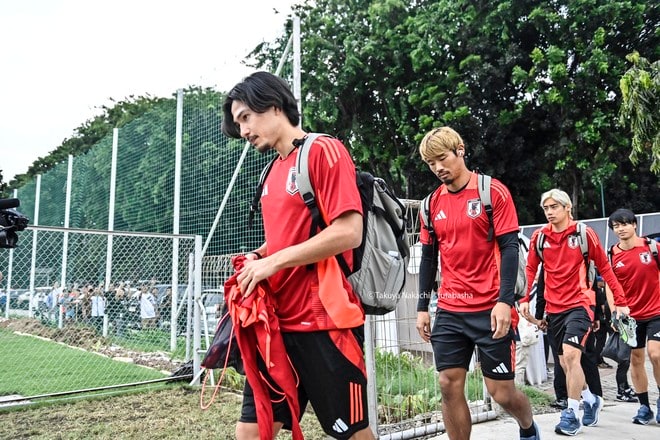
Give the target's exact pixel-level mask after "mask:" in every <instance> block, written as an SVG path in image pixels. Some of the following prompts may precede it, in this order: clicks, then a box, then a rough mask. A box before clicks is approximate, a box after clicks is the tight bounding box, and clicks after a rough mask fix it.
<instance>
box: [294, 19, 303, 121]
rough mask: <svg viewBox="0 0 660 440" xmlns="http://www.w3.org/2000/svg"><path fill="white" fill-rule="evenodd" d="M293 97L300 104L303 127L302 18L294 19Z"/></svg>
mask: <svg viewBox="0 0 660 440" xmlns="http://www.w3.org/2000/svg"><path fill="white" fill-rule="evenodd" d="M293 96H295V97H296V102H297V103H298V112H299V113H300V125H301V126H302V99H301V87H300V17H298V16H295V17H293Z"/></svg>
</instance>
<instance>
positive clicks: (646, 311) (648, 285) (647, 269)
mask: <svg viewBox="0 0 660 440" xmlns="http://www.w3.org/2000/svg"><path fill="white" fill-rule="evenodd" d="M607 225H608V226H609V227H610V228H611V229H612V231H614V233H615V234H616V235H617V236H618V237H619V242H618V243H617V244H616V245H614V246H612V250H611V264H612V269H613V270H614V275H615V276H616V278H617V279H618V280H619V282H620V283H621V286H622V287H623V290H624V292H626V298H627V299H628V306H629V307H630V316H632V317H633V318H634V319H635V321H636V322H637V345H636V346H635V347H633V349H632V353H631V355H630V366H631V376H632V381H633V385H634V387H635V390H637V397H638V398H639V405H640V406H639V410H638V411H637V414H636V415H635V417H633V419H632V421H633V423H637V424H639V425H646V424H648V423H649V422H650V421H651V420H653V411H652V410H651V405H650V404H649V392H648V388H649V381H648V377H647V376H646V368H645V367H644V363H645V359H644V357H645V356H644V346H645V345H647V343H646V341H647V340H648V346H647V351H648V353H649V359H650V360H651V364H652V365H653V376H654V377H655V383H656V385H657V386H658V392H659V393H660V271H659V270H658V267H660V260H659V258H660V257H659V256H658V255H653V252H651V248H650V246H649V244H648V243H647V241H646V239H644V238H641V237H639V236H638V235H637V230H636V228H637V219H636V218H635V214H634V213H633V212H632V211H630V210H628V209H617V210H616V211H614V213H613V214H612V215H611V216H610V218H609V219H608V221H607ZM606 292H607V299H608V302H610V303H612V302H613V294H612V290H611V289H610V287H609V284H608V285H606ZM656 405H657V414H656V417H655V420H656V421H657V422H658V423H660V398H658V400H657V402H656Z"/></svg>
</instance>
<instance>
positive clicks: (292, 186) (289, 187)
mask: <svg viewBox="0 0 660 440" xmlns="http://www.w3.org/2000/svg"><path fill="white" fill-rule="evenodd" d="M286 192H288V193H289V194H291V195H293V194H295V193H297V192H298V185H296V168H295V167H291V168H290V169H289V176H288V177H287V178H286Z"/></svg>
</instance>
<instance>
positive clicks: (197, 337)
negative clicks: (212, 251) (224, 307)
mask: <svg viewBox="0 0 660 440" xmlns="http://www.w3.org/2000/svg"><path fill="white" fill-rule="evenodd" d="M193 286H195V298H194V301H193V304H194V307H195V314H194V318H193V371H194V372H198V371H199V369H200V367H201V359H200V356H199V350H200V348H201V346H202V344H201V336H202V334H201V331H200V322H199V317H200V314H201V310H198V309H197V307H199V304H200V299H201V297H202V236H201V235H196V236H195V282H194V283H193ZM188 304H189V305H190V301H189V302H188ZM188 310H190V309H188ZM195 385H199V384H195Z"/></svg>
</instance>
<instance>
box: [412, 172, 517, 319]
mask: <svg viewBox="0 0 660 440" xmlns="http://www.w3.org/2000/svg"><path fill="white" fill-rule="evenodd" d="M477 180H478V179H477V174H476V173H472V176H471V178H470V182H469V183H468V185H467V186H466V187H465V188H464V189H462V190H461V191H459V192H457V193H451V192H449V191H448V190H447V187H446V186H445V185H442V186H440V187H439V188H438V189H437V190H435V192H434V193H433V195H432V196H431V201H430V214H431V218H432V219H433V220H432V222H433V229H434V231H435V233H436V236H437V237H438V241H439V244H440V246H439V253H440V262H441V270H442V283H441V286H440V293H439V295H438V307H439V308H442V309H444V310H449V311H452V312H478V311H483V310H489V309H491V308H493V306H494V305H495V304H496V303H497V299H498V298H499V288H500V272H499V250H498V249H497V241H496V240H495V239H493V240H491V241H488V240H487V238H488V229H489V222H488V217H487V215H486V212H485V211H484V210H483V205H482V204H481V201H480V199H479V191H478V189H477ZM491 203H492V205H493V223H494V228H495V236H500V235H504V234H507V233H509V232H515V231H518V216H517V214H516V208H515V206H514V204H513V199H512V197H511V193H510V192H509V190H508V189H507V187H506V186H504V184H503V183H501V182H500V181H498V180H496V179H492V181H491ZM419 239H420V242H421V243H422V244H432V242H431V238H430V237H429V234H428V231H427V230H426V229H425V228H422V230H421V232H420V238H419Z"/></svg>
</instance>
